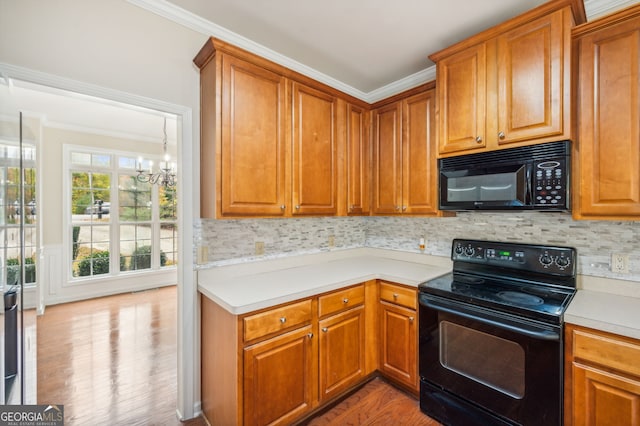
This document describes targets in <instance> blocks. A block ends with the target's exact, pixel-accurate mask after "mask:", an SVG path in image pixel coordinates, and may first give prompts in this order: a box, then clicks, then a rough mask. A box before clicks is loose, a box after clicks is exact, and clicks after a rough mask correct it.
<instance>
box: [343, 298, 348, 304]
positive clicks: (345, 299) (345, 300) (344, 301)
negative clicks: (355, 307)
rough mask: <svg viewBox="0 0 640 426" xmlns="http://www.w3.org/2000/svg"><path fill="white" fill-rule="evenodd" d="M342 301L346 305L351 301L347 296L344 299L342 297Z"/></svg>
mask: <svg viewBox="0 0 640 426" xmlns="http://www.w3.org/2000/svg"><path fill="white" fill-rule="evenodd" d="M342 303H344V304H345V305H346V304H347V303H349V299H347V298H346V297H345V298H344V299H342Z"/></svg>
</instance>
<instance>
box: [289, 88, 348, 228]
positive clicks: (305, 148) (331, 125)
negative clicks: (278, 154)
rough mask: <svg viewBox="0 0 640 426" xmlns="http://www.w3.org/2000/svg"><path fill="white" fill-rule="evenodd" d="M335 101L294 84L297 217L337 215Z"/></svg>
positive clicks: (294, 179) (294, 202) (321, 92)
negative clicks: (304, 215) (303, 215)
mask: <svg viewBox="0 0 640 426" xmlns="http://www.w3.org/2000/svg"><path fill="white" fill-rule="evenodd" d="M336 104H337V100H336V98H335V97H333V96H331V95H329V94H327V93H325V92H323V91H320V90H317V89H313V88H311V87H307V86H305V85H302V84H299V83H295V82H294V83H293V156H292V157H293V161H292V164H293V194H292V203H293V211H292V213H293V214H294V215H298V214H300V215H302V214H316V215H334V214H336V213H337V205H336V203H337V201H338V200H337V165H338V163H337V140H336V106H337V105H336Z"/></svg>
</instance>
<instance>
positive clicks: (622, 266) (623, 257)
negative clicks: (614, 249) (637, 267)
mask: <svg viewBox="0 0 640 426" xmlns="http://www.w3.org/2000/svg"><path fill="white" fill-rule="evenodd" d="M611 272H615V273H618V274H628V273H629V255H628V254H623V253H613V254H612V255H611Z"/></svg>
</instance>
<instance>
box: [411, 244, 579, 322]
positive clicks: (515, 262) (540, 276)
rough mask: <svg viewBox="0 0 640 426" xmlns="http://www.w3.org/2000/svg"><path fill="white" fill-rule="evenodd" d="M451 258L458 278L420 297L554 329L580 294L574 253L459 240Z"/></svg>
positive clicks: (428, 287)
mask: <svg viewBox="0 0 640 426" xmlns="http://www.w3.org/2000/svg"><path fill="white" fill-rule="evenodd" d="M451 258H452V260H453V261H454V266H453V272H452V273H449V274H447V275H444V276H442V277H440V278H436V279H434V280H431V281H428V282H426V283H422V284H421V285H420V291H421V292H424V293H430V294H433V295H437V296H440V297H443V298H447V299H452V300H458V301H460V302H464V303H469V304H472V305H476V306H482V307H484V308H487V309H491V310H494V311H500V312H505V313H510V314H514V315H519V316H523V317H528V318H532V319H538V320H541V321H547V322H552V323H561V322H562V316H563V313H564V310H565V309H566V307H567V306H568V305H569V302H570V301H571V298H572V297H573V294H574V293H575V259H576V256H575V250H574V249H571V248H567V247H547V246H537V245H529V244H514V243H497V242H489V241H475V240H454V245H453V249H452V255H451Z"/></svg>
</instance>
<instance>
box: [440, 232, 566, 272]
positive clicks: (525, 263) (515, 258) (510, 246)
mask: <svg viewBox="0 0 640 426" xmlns="http://www.w3.org/2000/svg"><path fill="white" fill-rule="evenodd" d="M576 259H577V255H576V250H575V249H574V248H571V247H557V246H544V245H537V244H519V243H506V242H497V241H482V240H463V239H455V240H453V246H452V248H451V260H453V261H454V262H467V263H475V264H484V265H488V266H500V267H504V268H512V269H520V270H526V271H532V272H541V273H548V274H554V275H563V276H573V275H575V271H576Z"/></svg>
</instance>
